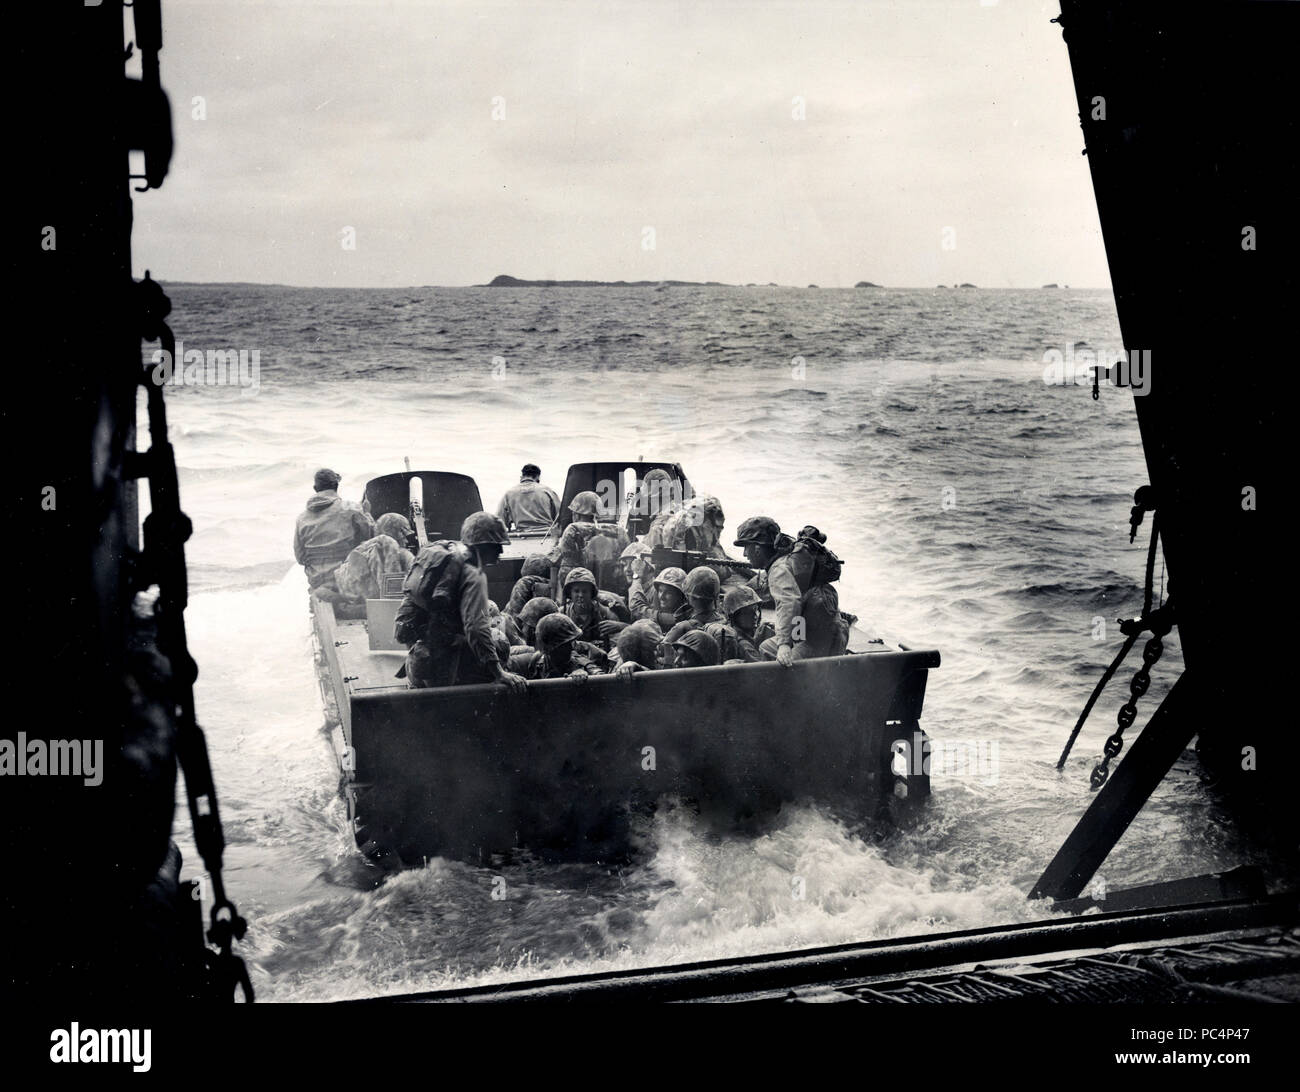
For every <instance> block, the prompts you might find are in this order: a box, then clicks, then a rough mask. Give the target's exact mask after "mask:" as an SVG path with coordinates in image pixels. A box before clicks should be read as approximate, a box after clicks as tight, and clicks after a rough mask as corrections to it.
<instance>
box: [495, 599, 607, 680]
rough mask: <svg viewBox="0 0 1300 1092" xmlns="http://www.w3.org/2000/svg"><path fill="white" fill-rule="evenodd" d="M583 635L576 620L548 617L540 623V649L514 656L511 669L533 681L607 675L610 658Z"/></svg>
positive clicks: (538, 634) (556, 616)
mask: <svg viewBox="0 0 1300 1092" xmlns="http://www.w3.org/2000/svg"><path fill="white" fill-rule="evenodd" d="M581 636H582V635H581V633H580V632H579V630H578V626H577V624H576V623H575V622H574V621H573V619H571V618H568V617H566V616H565V615H563V614H548V615H547V616H546V617H545V618H543V619H542V620H541V621H540V622H539V623H538V624H537V648H536V650H534V651H531V652H523V653H516V654H514V655H512V656H511V657H510V670H511V671H514V672H517V673H518V674H519V675H521V676H522V677H523V678H525V679H529V680H532V679H563V678H569V677H575V676H581V677H585V676H587V675H603V674H605V672H606V671H607V670H608V669H609V666H610V661H609V657H608V656H606V655H605V653H604V652H602V651H601V650H600V649H598V648H596V647H594V646H593V645H591V644H589V643H588V642H586V641H583V640H581Z"/></svg>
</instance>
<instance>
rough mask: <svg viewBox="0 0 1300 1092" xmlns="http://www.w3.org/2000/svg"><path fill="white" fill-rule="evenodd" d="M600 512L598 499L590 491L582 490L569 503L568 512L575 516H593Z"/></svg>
mask: <svg viewBox="0 0 1300 1092" xmlns="http://www.w3.org/2000/svg"><path fill="white" fill-rule="evenodd" d="M599 510H600V498H599V497H598V496H596V494H595V493H593V492H592V491H591V490H590V489H584V490H583V491H582V492H581V493H579V494H578V495H577V496H576V497H574V498H573V500H572V501H570V502H569V511H570V512H572V513H573V514H574V515H575V516H594V515H595V514H596V513H597V512H598V511H599Z"/></svg>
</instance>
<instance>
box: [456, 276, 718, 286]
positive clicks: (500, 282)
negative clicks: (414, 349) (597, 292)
mask: <svg viewBox="0 0 1300 1092" xmlns="http://www.w3.org/2000/svg"><path fill="white" fill-rule="evenodd" d="M661 284H663V285H672V286H673V287H674V288H735V287H737V286H736V285H734V284H723V283H722V282H721V281H526V280H522V279H521V278H519V277H510V276H507V275H506V274H505V273H502V274H500V275H499V276H496V277H493V278H492V279H491V280H490V281H489V282H488V283H487V284H476V285H474V287H475V288H658V287H659V286H660V285H661Z"/></svg>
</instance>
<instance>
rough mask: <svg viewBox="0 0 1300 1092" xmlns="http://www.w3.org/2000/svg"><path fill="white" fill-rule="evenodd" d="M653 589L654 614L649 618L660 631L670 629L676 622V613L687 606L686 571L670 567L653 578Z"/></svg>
mask: <svg viewBox="0 0 1300 1092" xmlns="http://www.w3.org/2000/svg"><path fill="white" fill-rule="evenodd" d="M654 589H655V612H654V614H653V615H652V616H651V618H652V620H653V621H654V622H655V623H657V624H658V626H659V628H660V629H663V630H669V629H672V628H673V626H675V625H676V624H677V622H678V617H677V612H678V611H679V610H681V609H682V608H683V607H686V606H687V603H686V570H685V569H679V568H678V567H677V566H676V565H670V566H669V567H668V568H666V569H664V570H663V571H662V572H661V573H660V574H659V575H658V576H656V577H655V578H654ZM689 614H690V611H689V609H688V610H687V612H686V615H687V616H689Z"/></svg>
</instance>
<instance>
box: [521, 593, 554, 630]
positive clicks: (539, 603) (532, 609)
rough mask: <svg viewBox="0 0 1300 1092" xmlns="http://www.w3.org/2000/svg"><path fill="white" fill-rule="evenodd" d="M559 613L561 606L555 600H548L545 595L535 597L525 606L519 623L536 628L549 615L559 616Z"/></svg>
mask: <svg viewBox="0 0 1300 1092" xmlns="http://www.w3.org/2000/svg"><path fill="white" fill-rule="evenodd" d="M559 611H560V607H559V604H557V603H556V602H555V600H554V599H547V598H546V596H544V595H541V596H535V597H534V598H532V599H530V600H528V602H527V603H525V604H524V607H523V610H521V611H520V612H519V621H520V623H521V624H523V625H526V626H536V625H537V623H538V622H540V621H541V620H542V619H543V618H545V617H546V616H547V615H548V614H558V613H559Z"/></svg>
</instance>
